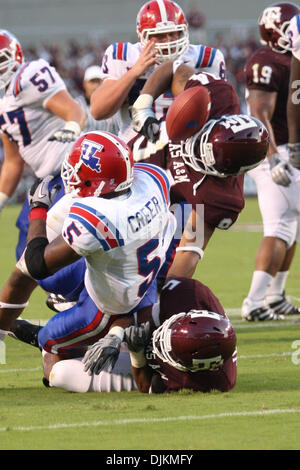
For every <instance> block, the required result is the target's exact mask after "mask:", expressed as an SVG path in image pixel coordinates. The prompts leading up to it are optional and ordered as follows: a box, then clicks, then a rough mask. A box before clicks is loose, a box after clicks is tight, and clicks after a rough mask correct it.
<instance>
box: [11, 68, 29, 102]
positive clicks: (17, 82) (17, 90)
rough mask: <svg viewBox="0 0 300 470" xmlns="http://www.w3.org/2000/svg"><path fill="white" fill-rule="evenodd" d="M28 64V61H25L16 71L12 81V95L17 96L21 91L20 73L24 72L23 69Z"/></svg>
mask: <svg viewBox="0 0 300 470" xmlns="http://www.w3.org/2000/svg"><path fill="white" fill-rule="evenodd" d="M28 65H29V63H26V64H24V65H22V67H21V68H20V70H19V71H18V73H17V76H16V78H15V82H14V86H13V95H14V96H17V95H18V94H19V93H20V91H22V86H21V75H22V73H23V72H24V70H25V69H26V67H28Z"/></svg>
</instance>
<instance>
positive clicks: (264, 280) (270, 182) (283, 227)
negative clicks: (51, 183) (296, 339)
mask: <svg viewBox="0 0 300 470" xmlns="http://www.w3.org/2000/svg"><path fill="white" fill-rule="evenodd" d="M299 11H300V10H299V8H298V7H297V6H296V5H294V4H291V3H276V4H274V5H271V6H270V7H268V8H266V9H265V10H264V11H263V12H262V14H261V16H260V18H259V30H260V35H261V38H262V42H263V44H265V45H264V47H262V48H259V49H258V50H257V51H256V52H254V54H253V55H252V56H251V57H250V58H249V60H248V62H247V64H246V77H247V89H248V98H247V99H248V105H249V113H250V114H251V115H252V116H255V117H257V118H258V119H260V120H261V121H262V122H263V123H264V124H265V126H266V128H267V129H268V132H269V135H270V147H269V151H268V155H267V158H266V159H265V161H264V162H263V163H262V164H261V165H259V166H258V167H257V168H255V169H254V170H251V171H250V172H249V175H251V177H252V178H253V179H254V181H255V183H256V186H257V192H258V203H259V208H260V212H261V216H262V220H263V226H264V237H263V240H262V242H261V244H260V247H259V249H258V252H257V255H256V259H255V270H254V273H253V277H252V281H251V285H250V290H249V292H248V295H247V297H246V299H245V300H244V302H243V306H242V317H243V318H245V319H246V320H276V319H280V318H282V316H283V315H289V314H295V313H299V312H300V309H299V308H298V307H296V306H294V305H293V304H291V303H290V302H289V301H288V300H287V299H286V297H285V284H286V280H287V278H288V274H289V268H290V265H291V263H292V260H293V258H294V253H295V249H296V242H298V241H299V240H300V205H299V201H300V172H299V171H298V170H296V169H294V168H292V166H291V165H290V163H289V162H288V150H287V143H288V127H287V116H286V107H287V99H288V87H289V75H290V64H291V52H290V45H289V41H288V37H287V28H288V26H289V22H290V20H291V19H292V17H293V16H294V15H295V14H296V13H298V12H299Z"/></svg>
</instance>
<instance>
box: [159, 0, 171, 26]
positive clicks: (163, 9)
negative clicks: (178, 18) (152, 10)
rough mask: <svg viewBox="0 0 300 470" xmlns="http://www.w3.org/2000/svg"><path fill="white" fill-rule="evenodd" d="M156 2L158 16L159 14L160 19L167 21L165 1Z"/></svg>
mask: <svg viewBox="0 0 300 470" xmlns="http://www.w3.org/2000/svg"><path fill="white" fill-rule="evenodd" d="M157 4H158V8H159V12H160V16H161V21H162V22H164V23H165V22H167V21H168V16H167V11H166V6H165V2H164V0H157Z"/></svg>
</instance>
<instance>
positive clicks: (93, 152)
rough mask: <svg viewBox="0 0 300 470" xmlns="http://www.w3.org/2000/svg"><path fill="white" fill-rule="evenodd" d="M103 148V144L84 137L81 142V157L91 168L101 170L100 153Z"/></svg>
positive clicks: (98, 171)
mask: <svg viewBox="0 0 300 470" xmlns="http://www.w3.org/2000/svg"><path fill="white" fill-rule="evenodd" d="M102 149H103V145H101V144H97V143H95V142H93V141H91V140H89V139H84V140H83V141H82V144H81V155H80V159H81V160H82V161H83V163H84V164H85V165H86V166H87V167H89V168H91V170H95V171H97V173H100V172H101V163H100V154H99V155H98V153H100V152H101V150H102Z"/></svg>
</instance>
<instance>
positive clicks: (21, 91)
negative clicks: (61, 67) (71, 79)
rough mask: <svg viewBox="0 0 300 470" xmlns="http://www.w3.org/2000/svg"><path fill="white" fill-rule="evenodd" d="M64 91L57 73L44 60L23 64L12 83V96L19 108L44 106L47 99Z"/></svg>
mask: <svg viewBox="0 0 300 470" xmlns="http://www.w3.org/2000/svg"><path fill="white" fill-rule="evenodd" d="M65 89H66V86H65V83H64V81H63V80H62V78H61V77H60V75H59V74H58V72H57V71H56V70H55V68H54V67H52V66H51V65H50V64H49V63H48V62H46V61H45V60H44V59H38V60H34V61H32V62H27V63H25V64H23V65H22V66H21V67H20V68H19V70H18V72H17V73H16V76H15V77H14V82H13V94H14V96H15V98H16V102H17V103H18V104H19V106H30V105H32V104H34V105H35V106H38V105H41V106H45V103H46V102H47V100H48V99H49V98H51V97H52V96H53V95H55V94H56V93H58V92H59V91H61V90H65Z"/></svg>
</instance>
